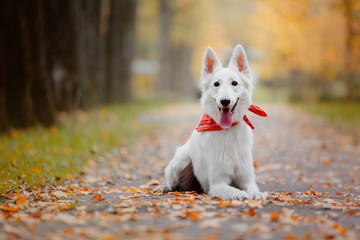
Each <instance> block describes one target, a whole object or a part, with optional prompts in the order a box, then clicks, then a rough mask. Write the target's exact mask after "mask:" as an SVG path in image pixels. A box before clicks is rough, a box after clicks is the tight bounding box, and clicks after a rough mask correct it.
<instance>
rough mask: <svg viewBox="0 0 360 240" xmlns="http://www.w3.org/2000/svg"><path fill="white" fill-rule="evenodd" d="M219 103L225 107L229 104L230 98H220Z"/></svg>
mask: <svg viewBox="0 0 360 240" xmlns="http://www.w3.org/2000/svg"><path fill="white" fill-rule="evenodd" d="M220 103H221V105H223V106H224V107H227V106H228V105H229V104H230V100H229V99H222V100H220Z"/></svg>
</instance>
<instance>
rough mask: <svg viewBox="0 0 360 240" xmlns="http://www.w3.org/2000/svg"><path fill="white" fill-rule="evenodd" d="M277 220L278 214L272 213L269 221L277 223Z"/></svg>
mask: <svg viewBox="0 0 360 240" xmlns="http://www.w3.org/2000/svg"><path fill="white" fill-rule="evenodd" d="M278 219H279V213H278V212H272V213H271V217H270V220H271V221H277V220H278Z"/></svg>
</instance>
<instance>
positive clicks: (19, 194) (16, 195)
mask: <svg viewBox="0 0 360 240" xmlns="http://www.w3.org/2000/svg"><path fill="white" fill-rule="evenodd" d="M13 197H16V198H18V197H21V193H19V192H17V193H15V194H14V195H13Z"/></svg>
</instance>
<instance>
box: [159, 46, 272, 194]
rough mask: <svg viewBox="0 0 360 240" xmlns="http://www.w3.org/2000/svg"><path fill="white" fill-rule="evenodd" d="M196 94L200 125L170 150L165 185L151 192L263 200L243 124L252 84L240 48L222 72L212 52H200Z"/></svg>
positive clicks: (249, 133) (247, 134)
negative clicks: (200, 193)
mask: <svg viewBox="0 0 360 240" xmlns="http://www.w3.org/2000/svg"><path fill="white" fill-rule="evenodd" d="M201 88H202V97H201V100H200V101H201V106H202V109H203V111H204V113H205V114H204V116H203V119H202V120H201V122H200V125H199V127H198V128H196V130H194V132H193V133H192V134H191V137H190V139H189V140H188V141H187V142H186V143H185V145H183V146H181V147H179V148H178V149H177V150H176V152H175V156H174V158H173V159H172V160H171V161H170V163H169V164H168V166H167V167H166V169H165V181H166V185H162V186H159V187H158V188H157V190H163V191H192V190H196V191H198V192H205V193H207V194H209V195H210V196H212V197H218V198H221V199H238V200H242V199H244V198H248V199H263V200H265V199H266V197H265V195H264V194H263V193H261V192H259V189H258V187H257V184H256V180H255V171H254V165H253V159H252V152H251V149H252V132H251V129H250V127H249V126H251V124H250V123H248V124H249V126H248V125H247V124H246V122H245V121H244V120H247V118H246V116H245V113H246V112H247V111H248V109H249V107H250V105H251V95H252V90H253V79H252V76H251V71H250V68H249V66H248V61H247V57H246V53H245V51H244V49H243V47H242V46H241V45H240V44H239V45H237V46H236V47H235V49H234V51H233V54H232V57H231V59H230V62H229V66H228V67H225V68H223V67H222V64H221V62H220V61H219V59H218V58H217V56H216V55H215V52H214V51H213V50H212V49H211V48H210V47H208V48H207V49H206V51H205V55H204V62H203V68H202V71H201ZM209 124H210V126H208V125H209Z"/></svg>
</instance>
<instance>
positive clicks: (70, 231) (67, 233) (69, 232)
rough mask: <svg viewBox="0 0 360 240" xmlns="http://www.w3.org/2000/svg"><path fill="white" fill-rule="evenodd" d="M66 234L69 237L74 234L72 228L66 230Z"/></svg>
mask: <svg viewBox="0 0 360 240" xmlns="http://www.w3.org/2000/svg"><path fill="white" fill-rule="evenodd" d="M64 233H65V234H66V235H68V236H71V235H73V234H74V232H73V230H72V229H71V228H65V229H64Z"/></svg>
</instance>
